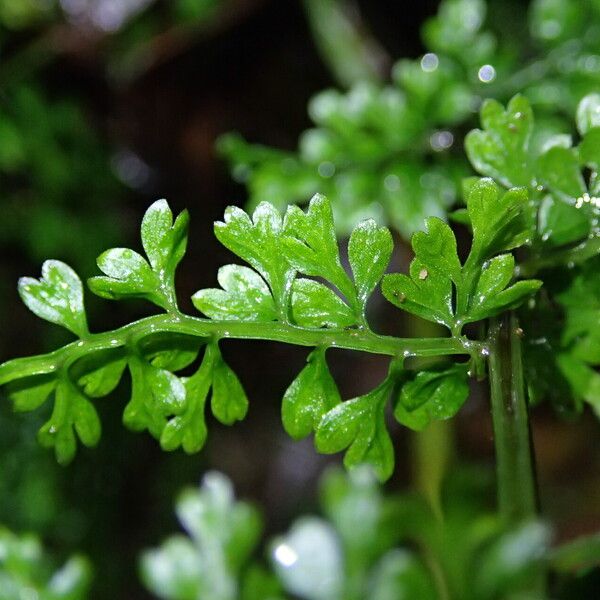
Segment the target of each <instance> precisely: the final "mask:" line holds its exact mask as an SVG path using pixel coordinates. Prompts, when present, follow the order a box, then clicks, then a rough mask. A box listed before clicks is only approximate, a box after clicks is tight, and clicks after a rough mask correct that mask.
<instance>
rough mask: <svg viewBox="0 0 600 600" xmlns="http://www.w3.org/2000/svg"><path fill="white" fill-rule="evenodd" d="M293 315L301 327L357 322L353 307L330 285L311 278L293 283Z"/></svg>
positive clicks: (347, 325)
mask: <svg viewBox="0 0 600 600" xmlns="http://www.w3.org/2000/svg"><path fill="white" fill-rule="evenodd" d="M292 317H293V319H294V321H295V323H297V324H298V325H300V326H301V327H334V328H343V327H351V326H353V325H356V324H357V320H356V316H355V314H354V312H353V311H352V309H351V308H350V307H349V306H348V305H347V304H345V303H344V301H343V300H342V299H341V298H340V297H339V296H338V295H336V294H335V292H333V291H332V290H330V289H329V288H328V287H326V286H324V285H323V284H322V283H318V282H316V281H312V280H311V279H296V280H294V283H293V285H292Z"/></svg>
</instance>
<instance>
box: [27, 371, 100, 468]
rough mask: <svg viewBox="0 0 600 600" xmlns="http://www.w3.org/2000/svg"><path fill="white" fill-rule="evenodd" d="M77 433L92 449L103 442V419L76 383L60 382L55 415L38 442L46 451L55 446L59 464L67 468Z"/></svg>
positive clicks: (45, 425)
mask: <svg viewBox="0 0 600 600" xmlns="http://www.w3.org/2000/svg"><path fill="white" fill-rule="evenodd" d="M74 430H75V431H76V432H77V435H78V436H79V439H80V440H81V442H82V444H83V445H84V446H88V447H93V446H95V445H96V444H97V443H98V441H99V440H100V433H101V425H100V419H99V418H98V413H97V412H96V409H95V408H94V407H93V405H92V404H91V402H90V401H89V400H88V399H87V398H86V397H85V396H83V394H81V393H80V392H79V390H78V389H77V388H76V387H75V386H74V385H73V383H72V382H71V381H69V380H68V379H60V380H59V381H58V384H57V386H56V392H55V396H54V409H53V411H52V415H51V416H50V419H49V420H48V421H47V422H46V423H45V424H44V425H42V427H41V429H40V430H39V432H38V440H39V442H40V444H41V445H42V446H44V447H45V448H52V447H54V452H55V454H56V459H57V461H58V462H59V463H60V464H63V465H64V464H67V463H69V462H70V461H71V460H72V459H73V457H74V456H75V451H76V447H77V442H76V439H75V433H74Z"/></svg>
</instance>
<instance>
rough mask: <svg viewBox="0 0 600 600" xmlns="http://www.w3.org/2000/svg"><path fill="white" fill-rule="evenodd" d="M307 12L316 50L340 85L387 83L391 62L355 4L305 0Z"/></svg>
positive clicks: (352, 0) (351, 1)
mask: <svg viewBox="0 0 600 600" xmlns="http://www.w3.org/2000/svg"><path fill="white" fill-rule="evenodd" d="M304 8H305V13H306V17H307V19H308V24H309V26H310V28H311V30H312V33H313V38H314V41H315V44H316V46H317V49H318V51H319V53H320V54H321V57H322V59H323V61H324V62H325V64H326V65H327V67H329V70H330V71H331V73H332V74H333V76H334V77H335V78H336V79H337V81H338V83H339V84H340V85H342V86H344V87H350V86H351V85H353V84H355V83H357V82H361V81H373V82H381V81H383V80H384V78H385V74H386V72H387V70H388V69H389V65H390V63H391V61H390V58H389V56H388V55H387V54H386V52H385V51H384V49H383V47H382V46H381V45H380V44H379V43H378V42H377V40H376V39H375V38H374V37H373V36H372V35H371V34H370V32H369V31H368V28H367V27H366V24H365V23H364V21H363V20H362V19H361V16H360V11H359V9H358V5H357V4H356V2H355V0H304Z"/></svg>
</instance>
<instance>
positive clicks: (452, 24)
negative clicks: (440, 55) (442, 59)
mask: <svg viewBox="0 0 600 600" xmlns="http://www.w3.org/2000/svg"><path fill="white" fill-rule="evenodd" d="M485 13H486V4H485V2H483V0H446V1H445V2H442V3H441V5H440V8H439V12H438V14H437V15H436V16H435V17H434V18H432V19H430V20H429V21H427V23H426V25H425V28H424V31H423V37H424V38H425V40H426V42H427V43H428V45H430V46H431V47H432V49H433V50H439V51H441V52H444V53H446V52H447V53H452V54H453V53H458V54H459V55H463V54H465V53H469V52H473V46H474V43H475V41H476V40H477V37H478V34H479V31H480V29H481V26H482V25H483V22H484V20H485Z"/></svg>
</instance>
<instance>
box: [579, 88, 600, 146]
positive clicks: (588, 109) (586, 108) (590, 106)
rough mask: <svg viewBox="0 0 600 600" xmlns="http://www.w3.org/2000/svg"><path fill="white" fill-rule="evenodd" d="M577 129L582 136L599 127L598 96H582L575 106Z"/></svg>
mask: <svg viewBox="0 0 600 600" xmlns="http://www.w3.org/2000/svg"><path fill="white" fill-rule="evenodd" d="M576 122H577V129H578V130H579V133H580V134H581V135H582V136H584V135H585V134H586V133H588V132H589V131H590V130H591V129H592V128H594V127H600V94H598V93H592V94H588V95H587V96H584V97H583V98H582V99H581V101H580V102H579V104H578V105H577V116H576Z"/></svg>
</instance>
